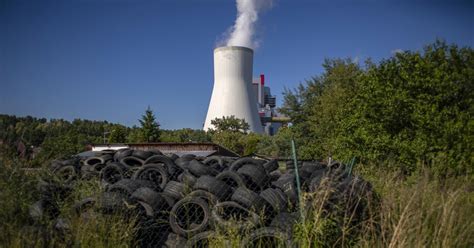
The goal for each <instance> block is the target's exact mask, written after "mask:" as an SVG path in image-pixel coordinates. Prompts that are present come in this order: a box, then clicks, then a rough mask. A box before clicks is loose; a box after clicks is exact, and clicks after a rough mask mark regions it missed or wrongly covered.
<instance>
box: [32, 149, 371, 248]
mask: <svg viewBox="0 0 474 248" xmlns="http://www.w3.org/2000/svg"><path fill="white" fill-rule="evenodd" d="M286 165H287V166H286V167H287V168H286V170H285V169H283V171H284V172H281V171H282V170H280V168H279V164H278V162H277V161H276V160H266V159H261V158H251V157H241V158H235V157H223V156H210V157H197V156H195V155H192V154H187V155H183V156H177V155H175V154H171V155H164V154H162V153H161V152H159V151H142V150H131V149H121V150H117V151H103V152H100V153H96V155H95V156H91V157H87V158H82V159H79V158H75V159H71V160H65V161H55V162H53V163H52V165H51V170H52V171H53V172H54V174H56V175H57V177H59V178H60V179H61V181H62V182H64V183H63V184H62V185H56V184H54V183H49V184H48V183H47V182H43V183H42V184H41V185H42V186H39V187H40V188H41V189H40V191H41V192H43V193H42V196H43V197H41V199H40V200H39V201H38V202H36V203H35V204H33V206H32V207H31V209H30V215H31V216H32V218H34V219H41V218H44V217H45V216H46V217H48V218H50V219H55V220H56V222H57V221H59V220H61V219H60V218H58V216H59V208H58V207H57V205H55V203H54V201H50V200H48V199H53V198H54V199H58V198H60V199H64V198H65V196H66V195H67V194H68V193H70V192H71V191H72V190H73V188H74V183H75V182H76V181H77V180H100V181H101V183H102V184H103V185H104V189H105V190H104V191H103V192H101V194H99V195H95V196H91V197H88V198H86V199H83V200H81V201H79V202H76V203H75V205H74V209H75V211H76V213H77V214H78V215H81V216H83V217H84V218H87V215H88V214H90V211H93V212H95V213H101V214H119V215H123V216H124V218H128V217H131V216H132V217H134V220H135V221H136V232H135V237H134V243H133V246H138V247H206V246H208V245H209V243H211V242H212V240H213V239H214V238H215V237H216V236H217V233H218V231H219V232H221V231H222V230H224V231H225V230H230V229H232V230H235V231H237V232H241V233H245V234H246V235H245V238H244V239H243V240H242V244H241V245H242V247H274V246H283V247H293V246H294V244H295V243H294V240H293V239H292V233H293V232H292V231H293V230H292V228H293V225H294V224H295V223H296V222H297V221H298V219H299V216H300V211H299V210H300V207H302V205H301V203H302V201H300V198H299V196H298V190H297V181H299V182H300V185H301V190H302V191H303V192H317V191H318V190H320V187H323V185H327V182H328V181H329V182H331V183H330V184H332V185H333V186H334V187H333V188H335V189H337V192H338V194H337V197H336V198H337V199H331V200H332V201H330V202H332V203H334V202H337V201H338V199H344V198H346V197H347V196H348V195H350V194H354V192H353V191H352V190H350V189H352V188H354V185H355V184H354V182H356V184H362V183H363V180H361V179H360V178H357V177H353V176H351V175H349V174H348V173H347V172H346V169H345V166H344V165H343V164H341V163H333V164H331V165H329V166H328V165H326V164H324V163H320V162H316V161H313V162H298V164H297V165H296V166H297V168H298V170H295V167H296V166H295V165H294V164H293V163H292V162H291V161H289V162H287V164H286ZM296 171H298V174H299V178H298V179H299V180H297V177H296V173H297V172H296ZM365 185H366V184H365V182H364V187H363V188H364V190H367V189H369V190H370V187H365ZM359 193H360V192H356V194H359ZM53 194H54V195H55V196H54V197H53V196H52V195H53ZM304 205H305V206H311V204H310V203H307V204H304ZM324 207H325V208H327V209H328V210H330V209H331V208H332V207H333V206H332V205H331V204H327V206H324ZM358 207H360V206H357V207H356V208H358ZM356 211H359V212H361V213H363V211H364V210H363V209H362V210H359V209H356ZM61 221H62V220H61ZM64 229H67V228H64Z"/></svg>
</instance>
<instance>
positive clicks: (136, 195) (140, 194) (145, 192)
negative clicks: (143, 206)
mask: <svg viewBox="0 0 474 248" xmlns="http://www.w3.org/2000/svg"><path fill="white" fill-rule="evenodd" d="M130 200H131V201H132V202H138V201H142V202H145V203H147V204H148V205H150V206H151V207H152V208H153V210H154V211H160V210H162V209H163V208H164V205H165V204H167V203H166V200H165V199H163V197H161V195H160V194H158V192H156V191H154V190H152V189H150V188H147V187H142V188H139V189H137V190H135V192H133V194H132V195H131V196H130Z"/></svg>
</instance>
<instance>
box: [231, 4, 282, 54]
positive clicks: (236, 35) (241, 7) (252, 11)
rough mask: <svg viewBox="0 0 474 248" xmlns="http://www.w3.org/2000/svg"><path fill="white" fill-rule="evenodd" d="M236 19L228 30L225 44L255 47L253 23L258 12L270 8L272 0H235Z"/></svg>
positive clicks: (256, 19)
mask: <svg viewBox="0 0 474 248" xmlns="http://www.w3.org/2000/svg"><path fill="white" fill-rule="evenodd" d="M236 1H237V19H236V20H235V23H234V26H232V27H231V28H230V30H229V36H228V37H227V40H226V45H227V46H244V47H249V48H252V49H254V48H256V47H257V46H258V42H257V41H256V40H255V37H254V36H255V24H256V23H257V21H258V15H259V13H260V12H262V11H264V10H266V9H269V8H271V6H272V3H273V0H236Z"/></svg>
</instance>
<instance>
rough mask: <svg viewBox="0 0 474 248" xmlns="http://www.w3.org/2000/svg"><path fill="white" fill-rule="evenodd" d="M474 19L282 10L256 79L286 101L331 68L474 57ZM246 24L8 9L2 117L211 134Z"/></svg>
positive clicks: (451, 4) (215, 3) (411, 12)
mask: <svg viewBox="0 0 474 248" xmlns="http://www.w3.org/2000/svg"><path fill="white" fill-rule="evenodd" d="M473 13H474V1H418V0H415V1H413V0H412V1H395V0H394V1H389V0H380V1H375V0H352V1H342V0H335V1H330V0H321V1H320V0H313V1H310V0H307V1H304V0H275V2H274V6H273V8H272V9H271V10H269V11H266V12H265V13H263V14H262V15H261V19H260V21H259V23H258V25H257V36H258V39H259V40H260V43H261V45H260V47H259V48H258V49H257V50H256V51H255V57H254V74H255V75H258V74H260V73H265V75H266V80H267V82H266V83H267V85H269V86H271V88H272V93H273V94H275V95H277V97H278V99H279V101H281V92H282V91H283V89H284V88H285V87H287V88H293V87H295V86H296V85H297V84H298V83H300V82H303V81H304V80H305V79H307V78H310V77H311V76H313V75H316V74H320V73H321V72H322V66H321V64H322V62H323V60H324V58H336V57H351V58H353V59H358V60H359V61H363V60H364V59H366V58H368V57H371V58H373V59H374V60H375V61H378V60H380V59H382V58H387V57H389V56H391V55H392V52H393V51H394V50H397V49H402V50H419V49H421V48H422V47H423V45H424V44H427V43H430V42H433V41H435V39H436V38H440V39H444V40H446V41H447V42H448V43H456V44H458V45H460V46H471V47H472V46H473V45H474V31H473V30H474V28H473V27H474V17H473V16H474V14H473ZM235 16H236V8H235V2H234V1H232V0H202V1H199V0H31V1H26V0H0V86H1V87H0V113H3V114H15V115H18V116H25V115H32V116H36V117H46V118H64V119H68V120H72V119H74V118H85V119H93V120H107V121H110V122H118V123H122V124H125V125H128V126H131V125H134V124H138V121H137V119H139V118H140V116H141V114H143V112H144V110H145V109H146V107H147V106H148V105H149V106H150V107H151V108H152V109H153V110H154V111H155V114H156V116H157V118H158V120H159V121H160V123H161V124H162V127H163V128H165V129H177V128H184V127H189V128H196V129H198V128H201V127H202V124H203V122H204V119H205V115H206V112H207V105H208V103H209V99H210V96H211V91H212V83H213V61H212V55H213V49H214V48H215V46H216V44H217V43H218V41H220V40H222V38H223V33H224V32H225V31H226V30H227V29H228V28H229V27H230V26H232V24H233V22H234V20H235Z"/></svg>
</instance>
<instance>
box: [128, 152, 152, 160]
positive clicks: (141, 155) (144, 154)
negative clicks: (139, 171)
mask: <svg viewBox="0 0 474 248" xmlns="http://www.w3.org/2000/svg"><path fill="white" fill-rule="evenodd" d="M132 156H134V157H136V158H139V159H141V160H146V159H147V158H149V157H151V156H153V152H150V151H143V150H133V153H132Z"/></svg>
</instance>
